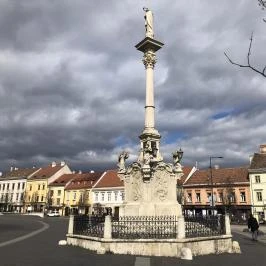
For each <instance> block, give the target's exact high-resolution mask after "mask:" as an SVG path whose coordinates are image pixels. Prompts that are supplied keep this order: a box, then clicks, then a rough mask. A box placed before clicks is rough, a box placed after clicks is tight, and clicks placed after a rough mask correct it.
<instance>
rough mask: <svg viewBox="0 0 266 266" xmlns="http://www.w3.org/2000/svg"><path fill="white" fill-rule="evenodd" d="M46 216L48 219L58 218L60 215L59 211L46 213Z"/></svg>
mask: <svg viewBox="0 0 266 266" xmlns="http://www.w3.org/2000/svg"><path fill="white" fill-rule="evenodd" d="M47 216H49V217H59V216H60V214H59V211H51V212H48V213H47Z"/></svg>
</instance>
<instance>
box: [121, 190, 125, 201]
mask: <svg viewBox="0 0 266 266" xmlns="http://www.w3.org/2000/svg"><path fill="white" fill-rule="evenodd" d="M121 199H122V200H125V192H124V191H121Z"/></svg>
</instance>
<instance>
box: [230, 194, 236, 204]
mask: <svg viewBox="0 0 266 266" xmlns="http://www.w3.org/2000/svg"><path fill="white" fill-rule="evenodd" d="M229 199H230V201H231V202H236V195H235V192H231V194H230V196H229Z"/></svg>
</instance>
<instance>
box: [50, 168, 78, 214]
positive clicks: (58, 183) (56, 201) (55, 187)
mask: <svg viewBox="0 0 266 266" xmlns="http://www.w3.org/2000/svg"><path fill="white" fill-rule="evenodd" d="M76 177H79V174H73V173H72V174H64V175H62V176H60V177H59V178H57V179H56V180H55V181H54V182H52V183H50V184H49V185H48V187H49V192H48V205H49V206H48V209H49V210H58V211H59V213H60V215H68V213H65V204H64V202H65V187H66V186H67V185H68V184H69V183H70V182H71V181H72V180H73V179H75V178H76Z"/></svg>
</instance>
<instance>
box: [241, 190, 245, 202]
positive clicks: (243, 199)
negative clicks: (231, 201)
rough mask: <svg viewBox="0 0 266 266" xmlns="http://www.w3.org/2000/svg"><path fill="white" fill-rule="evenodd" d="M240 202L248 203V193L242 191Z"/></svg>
mask: <svg viewBox="0 0 266 266" xmlns="http://www.w3.org/2000/svg"><path fill="white" fill-rule="evenodd" d="M240 200H241V201H242V202H243V201H246V193H245V192H244V191H240Z"/></svg>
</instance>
